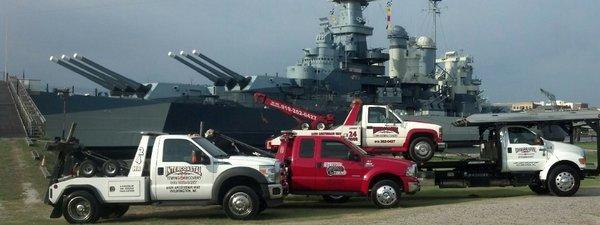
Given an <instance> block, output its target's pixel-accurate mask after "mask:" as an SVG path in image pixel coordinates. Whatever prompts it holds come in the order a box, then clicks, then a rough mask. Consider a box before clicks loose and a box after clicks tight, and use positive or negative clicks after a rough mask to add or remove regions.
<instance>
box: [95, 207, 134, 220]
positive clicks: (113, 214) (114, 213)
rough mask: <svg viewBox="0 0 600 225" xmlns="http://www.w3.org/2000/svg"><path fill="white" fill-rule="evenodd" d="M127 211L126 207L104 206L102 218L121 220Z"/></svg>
mask: <svg viewBox="0 0 600 225" xmlns="http://www.w3.org/2000/svg"><path fill="white" fill-rule="evenodd" d="M128 210H129V206H128V205H112V204H111V205H105V206H104V207H103V216H101V217H102V218H121V217H122V216H123V215H125V213H127V211H128Z"/></svg>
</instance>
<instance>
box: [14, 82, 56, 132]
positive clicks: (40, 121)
mask: <svg viewBox="0 0 600 225" xmlns="http://www.w3.org/2000/svg"><path fill="white" fill-rule="evenodd" d="M7 85H8V90H9V92H10V95H11V97H12V99H13V100H14V103H15V105H16V107H17V114H18V116H19V117H20V118H21V122H22V123H23V126H24V127H25V132H27V136H28V137H30V138H42V137H44V136H45V125H46V118H44V116H43V115H42V113H41V112H40V110H39V109H38V108H37V106H36V105H35V102H34V101H33V99H31V96H29V92H27V88H25V87H24V86H23V84H21V82H20V81H19V79H18V78H16V77H14V76H8V79H7Z"/></svg>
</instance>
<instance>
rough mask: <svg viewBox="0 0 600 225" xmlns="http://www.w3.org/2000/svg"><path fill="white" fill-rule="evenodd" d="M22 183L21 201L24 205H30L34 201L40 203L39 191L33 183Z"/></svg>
mask: <svg viewBox="0 0 600 225" xmlns="http://www.w3.org/2000/svg"><path fill="white" fill-rule="evenodd" d="M22 185H23V195H24V196H23V197H24V198H23V203H25V205H26V206H31V205H33V204H36V203H40V202H41V200H40V193H38V191H37V190H35V189H34V188H33V184H31V183H29V182H25V183H23V184H22Z"/></svg>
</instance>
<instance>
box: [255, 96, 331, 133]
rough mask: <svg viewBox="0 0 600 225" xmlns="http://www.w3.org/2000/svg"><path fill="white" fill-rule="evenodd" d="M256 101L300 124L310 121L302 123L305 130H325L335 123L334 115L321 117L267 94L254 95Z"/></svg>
mask: <svg viewBox="0 0 600 225" xmlns="http://www.w3.org/2000/svg"><path fill="white" fill-rule="evenodd" d="M254 101H255V102H257V103H261V104H264V105H265V106H267V107H271V108H274V109H277V110H279V111H281V112H282V113H284V114H286V115H289V116H291V117H293V118H294V119H296V120H297V121H298V122H300V123H302V122H303V121H307V120H308V121H310V122H309V123H302V126H303V129H317V130H324V129H325V128H329V127H331V126H332V125H333V123H334V121H335V118H334V116H333V114H327V115H319V114H317V113H314V112H311V111H308V110H306V109H303V108H301V107H298V106H295V105H292V104H288V103H286V102H284V101H280V100H277V99H274V98H270V97H268V96H267V95H266V94H263V93H259V92H257V93H254Z"/></svg>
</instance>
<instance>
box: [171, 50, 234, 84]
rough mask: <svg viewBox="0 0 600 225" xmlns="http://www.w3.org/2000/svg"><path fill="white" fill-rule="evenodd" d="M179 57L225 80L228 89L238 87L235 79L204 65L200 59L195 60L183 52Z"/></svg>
mask: <svg viewBox="0 0 600 225" xmlns="http://www.w3.org/2000/svg"><path fill="white" fill-rule="evenodd" d="M179 55H181V56H184V57H186V58H187V59H189V60H190V61H192V62H194V63H196V64H198V65H199V66H201V67H202V68H204V69H207V70H208V71H210V72H211V73H212V74H213V75H216V76H218V77H220V78H221V79H223V80H224V81H225V83H227V87H228V88H229V89H232V88H233V87H235V85H237V81H236V80H235V79H234V78H232V77H231V76H229V75H227V74H225V73H223V72H221V71H219V70H216V69H215V68H213V67H211V66H209V65H206V64H205V63H203V62H202V61H200V60H198V59H196V58H194V57H193V56H192V55H190V54H187V53H185V52H184V51H181V52H180V53H179Z"/></svg>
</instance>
